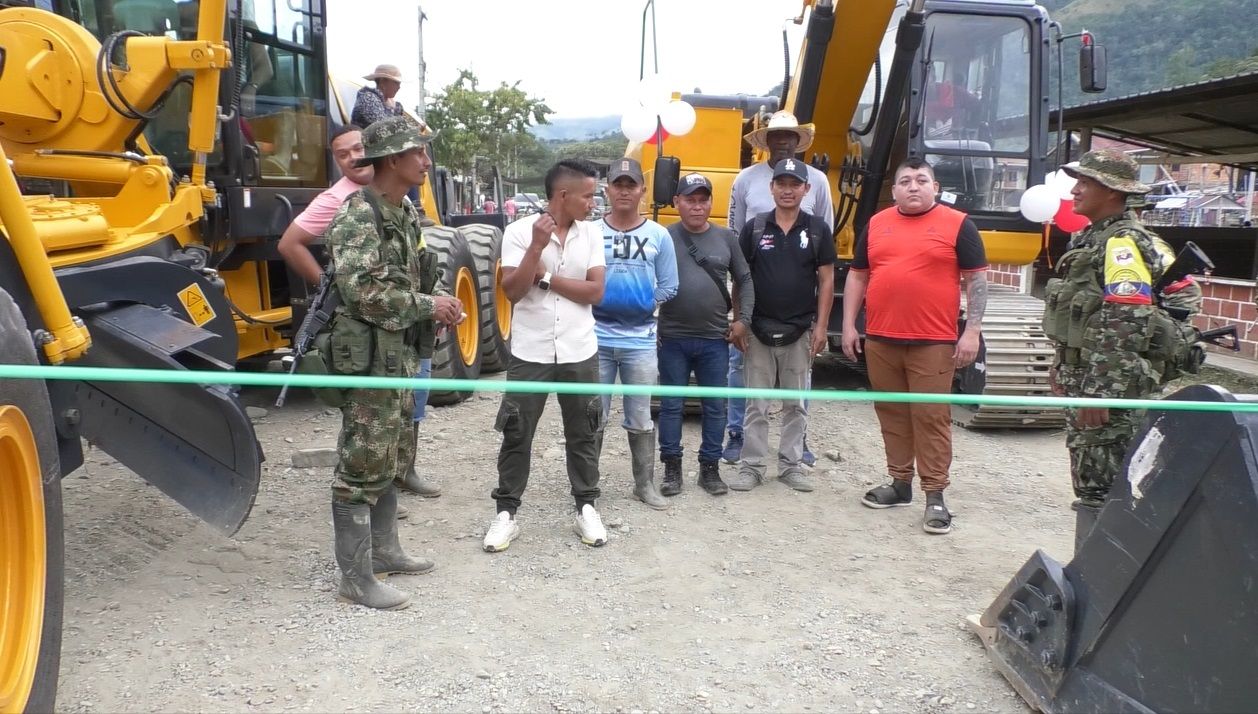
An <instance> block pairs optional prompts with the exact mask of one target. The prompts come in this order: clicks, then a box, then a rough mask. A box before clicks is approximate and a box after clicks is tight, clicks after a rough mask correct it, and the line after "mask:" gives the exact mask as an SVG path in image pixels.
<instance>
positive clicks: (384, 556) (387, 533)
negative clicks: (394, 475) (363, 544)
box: [371, 484, 437, 575]
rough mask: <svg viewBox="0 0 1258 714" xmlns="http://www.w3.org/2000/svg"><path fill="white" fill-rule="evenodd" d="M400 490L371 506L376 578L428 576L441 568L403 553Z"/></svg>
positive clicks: (372, 559) (392, 491)
mask: <svg viewBox="0 0 1258 714" xmlns="http://www.w3.org/2000/svg"><path fill="white" fill-rule="evenodd" d="M397 508H398V505H397V489H396V488H394V487H393V485H392V484H389V488H388V489H386V490H385V492H384V493H382V494H380V497H379V498H377V499H376V505H374V506H372V507H371V571H372V572H373V573H375V574H376V575H392V574H394V573H411V574H417V573H426V572H428V571H429V570H432V569H433V568H435V567H437V564H436V563H434V562H432V561H431V560H428V559H427V558H412V557H411V556H409V555H407V554H406V552H405V551H403V550H402V543H401V541H399V540H398V534H397Z"/></svg>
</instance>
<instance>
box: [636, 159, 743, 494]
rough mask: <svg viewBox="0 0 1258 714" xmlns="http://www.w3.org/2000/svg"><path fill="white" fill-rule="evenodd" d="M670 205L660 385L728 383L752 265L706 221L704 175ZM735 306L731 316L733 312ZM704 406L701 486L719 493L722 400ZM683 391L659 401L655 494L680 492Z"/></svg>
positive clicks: (708, 202) (708, 186) (684, 185)
mask: <svg viewBox="0 0 1258 714" xmlns="http://www.w3.org/2000/svg"><path fill="white" fill-rule="evenodd" d="M673 203H674V204H675V205H676V206H677V211H678V212H679V213H680V214H681V222H680V223H674V224H673V225H671V226H669V227H668V233H669V235H671V236H672V238H673V252H674V253H676V255H677V274H678V285H679V287H678V290H677V295H676V297H674V298H673V299H672V300H669V301H668V302H666V303H664V304H663V305H661V306H660V315H659V321H658V333H659V338H660V345H659V374H660V384H668V385H685V384H687V383H688V382H689V381H690V375H691V373H693V374H694V376H695V381H696V382H697V383H698V384H699V386H701V387H723V386H725V385H726V384H727V381H726V369H727V365H728V362H729V344H734V345H737V346H738V348H739V349H744V348H746V346H747V334H748V329H749V328H750V325H751V311H752V308H753V307H754V301H755V291H754V290H752V285H751V271H750V270H748V268H747V261H746V259H745V258H744V257H743V254H742V251H741V250H740V249H739V248H738V237H737V236H736V235H734V233H733V231H730V230H728V229H726V228H721V227H719V226H714V225H712V224H711V223H709V222H708V217H709V216H710V215H711V214H712V182H710V181H708V179H707V177H705V176H704V175H702V174H687V175H686V176H684V177H683V178H682V180H681V183H680V184H679V185H678V189H677V196H676V197H675V198H674V200H673ZM731 276H732V278H733V281H734V285H735V286H736V288H737V289H736V290H735V291H734V293H735V294H737V295H738V305H731V302H730V290H729V287H728V285H727V284H726V283H727V281H728V280H729V279H730V277H731ZM731 310H734V311H735V312H736V317H735V319H734V320H733V321H732V322H731V320H730V311H731ZM701 402H702V404H703V429H702V433H703V440H702V444H701V445H700V447H699V486H700V487H701V488H702V489H703V490H705V491H707V492H708V493H710V494H712V495H714V496H719V495H721V494H723V493H726V492H727V491H728V488H727V487H726V485H725V482H724V481H722V480H721V474H720V467H719V464H720V459H721V438H722V436H723V435H724V429H725V400H724V399H719V398H709V399H703V400H701ZM681 413H682V398H681V397H663V398H661V399H660V424H659V433H660V460H661V461H663V462H664V480H663V482H662V483H661V485H660V493H661V494H663V495H665V496H675V495H677V494H678V493H681V457H682V447H681Z"/></svg>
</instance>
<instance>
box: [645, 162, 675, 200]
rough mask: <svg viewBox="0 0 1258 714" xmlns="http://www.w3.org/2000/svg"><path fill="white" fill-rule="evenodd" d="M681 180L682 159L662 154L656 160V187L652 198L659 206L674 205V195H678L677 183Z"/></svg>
mask: <svg viewBox="0 0 1258 714" xmlns="http://www.w3.org/2000/svg"><path fill="white" fill-rule="evenodd" d="M680 181H681V159H679V158H677V157H676V156H661V157H659V158H657V159H656V160H655V189H654V191H652V193H651V200H652V202H654V203H655V205H657V206H671V205H673V196H676V195H677V184H678V182H680Z"/></svg>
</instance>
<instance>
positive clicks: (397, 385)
mask: <svg viewBox="0 0 1258 714" xmlns="http://www.w3.org/2000/svg"><path fill="white" fill-rule="evenodd" d="M0 379H62V380H71V381H80V382H148V383H153V384H202V385H211V384H226V385H238V386H247V387H282V386H284V385H289V386H290V387H311V388H315V389H318V388H333V389H429V390H432V391H464V392H524V393H530V392H534V393H536V392H543V393H553V394H591V395H593V394H611V395H618V394H623V395H630V396H650V395H654V396H657V397H700V398H713V397H715V398H717V399H809V400H811V401H815V402H823V401H824V402H874V401H878V402H901V403H906V404H973V405H978V406H995V407H1047V408H1062V407H1096V408H1106V409H1159V410H1164V411H1202V412H1241V413H1248V412H1258V402H1200V401H1179V400H1165V399H1093V398H1086V397H1012V396H1002V395H995V394H993V395H982V394H923V393H906V392H875V391H853V390H843V389H758V388H738V387H691V386H670V385H662V384H655V385H641V384H595V383H585V382H523V381H510V380H505V379H474V380H465V379H416V378H412V377H368V376H350V375H322V374H292V375H290V374H287V373H279V372H229V371H196V370H173V369H131V368H120V367H73V366H50V365H14V364H4V365H0Z"/></svg>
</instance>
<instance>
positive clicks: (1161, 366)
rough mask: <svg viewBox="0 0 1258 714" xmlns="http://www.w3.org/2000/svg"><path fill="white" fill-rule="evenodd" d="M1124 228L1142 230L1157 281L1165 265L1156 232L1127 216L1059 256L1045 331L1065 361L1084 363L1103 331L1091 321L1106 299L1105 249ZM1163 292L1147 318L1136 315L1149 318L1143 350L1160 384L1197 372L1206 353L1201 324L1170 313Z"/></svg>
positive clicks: (1142, 247)
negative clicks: (1199, 332) (1199, 330)
mask: <svg viewBox="0 0 1258 714" xmlns="http://www.w3.org/2000/svg"><path fill="white" fill-rule="evenodd" d="M1120 233H1129V234H1135V235H1136V236H1137V240H1136V243H1137V246H1138V248H1139V249H1140V253H1141V257H1142V259H1143V260H1144V262H1145V264H1146V266H1148V268H1149V272H1150V274H1151V276H1152V282H1153V283H1154V284H1156V283H1157V280H1158V278H1159V277H1160V276H1161V274H1162V272H1163V270H1164V268H1165V267H1166V266H1165V265H1163V261H1162V260H1161V257H1160V256H1159V255H1158V254H1157V247H1156V244H1155V237H1154V236H1153V235H1152V234H1151V233H1150V232H1149V231H1147V230H1146V229H1145V228H1144V227H1143V226H1141V225H1140V224H1139V223H1137V222H1136V221H1135V220H1133V219H1132V218H1130V217H1128V216H1123V217H1121V218H1119V219H1118V220H1115V221H1114V222H1112V223H1110V224H1109V225H1106V226H1104V227H1103V228H1101V229H1100V234H1099V235H1097V236H1095V237H1093V238H1092V240H1091V241H1090V243H1089V244H1087V245H1083V246H1080V247H1078V248H1073V249H1071V250H1069V251H1067V252H1066V254H1065V255H1063V256H1062V257H1061V260H1060V261H1059V262H1058V276H1059V277H1056V278H1052V279H1050V280H1049V281H1048V286H1047V287H1046V289H1045V293H1044V298H1045V308H1044V318H1043V328H1044V334H1045V335H1047V336H1048V338H1049V339H1051V340H1053V341H1054V342H1056V343H1057V348H1058V360H1059V361H1060V362H1061V363H1063V364H1066V365H1079V364H1083V363H1084V362H1086V359H1085V353H1086V352H1090V351H1092V350H1094V349H1095V348H1096V342H1097V338H1098V337H1099V334H1098V332H1097V330H1096V329H1092V327H1093V326H1092V324H1091V323H1092V322H1093V320H1094V318H1095V317H1096V315H1097V313H1099V312H1100V310H1101V306H1102V304H1103V303H1104V299H1105V294H1104V289H1103V287H1102V283H1103V281H1104V271H1105V250H1106V247H1107V244H1108V242H1109V239H1110V238H1113V237H1114V236H1116V235H1118V234H1120ZM1159 297H1160V296H1154V301H1155V302H1154V304H1153V305H1150V306H1148V307H1149V309H1148V310H1147V313H1148V317H1147V318H1145V317H1144V316H1138V317H1136V318H1135V319H1137V320H1141V319H1147V321H1148V322H1147V325H1144V326H1143V328H1144V329H1142V330H1141V331H1140V332H1141V333H1142V334H1143V335H1145V336H1146V337H1147V341H1146V342H1143V348H1142V349H1140V350H1138V352H1139V355H1140V357H1142V358H1144V359H1145V360H1146V361H1148V363H1149V367H1150V371H1151V377H1152V379H1153V381H1154V383H1155V384H1158V385H1160V384H1166V383H1167V382H1170V381H1172V380H1174V379H1177V378H1178V377H1180V376H1182V375H1183V374H1185V373H1196V371H1197V367H1198V366H1199V365H1200V364H1201V358H1202V351H1201V347H1200V346H1199V345H1197V344H1196V341H1197V330H1196V328H1194V327H1193V326H1192V325H1191V324H1190V323H1188V322H1186V321H1180V320H1176V319H1175V318H1173V317H1171V316H1170V314H1168V313H1167V312H1166V311H1165V310H1163V309H1162V308H1161V306H1160V305H1159V304H1158V300H1159ZM1141 312H1146V311H1141Z"/></svg>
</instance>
